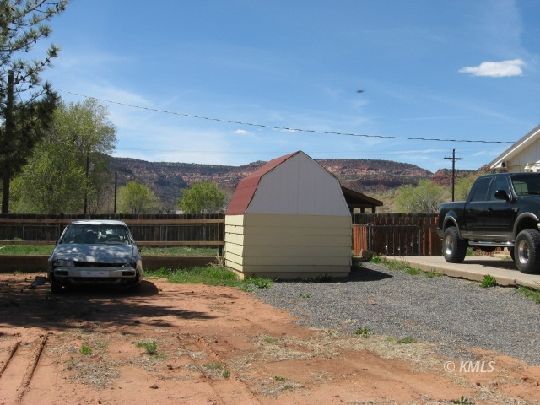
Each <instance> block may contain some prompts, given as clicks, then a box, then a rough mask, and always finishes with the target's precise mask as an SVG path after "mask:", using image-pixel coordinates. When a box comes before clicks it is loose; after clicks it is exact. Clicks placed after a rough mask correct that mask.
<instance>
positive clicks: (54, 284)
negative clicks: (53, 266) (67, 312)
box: [51, 276, 62, 294]
mask: <svg viewBox="0 0 540 405" xmlns="http://www.w3.org/2000/svg"><path fill="white" fill-rule="evenodd" d="M51 293H52V294H60V293H62V284H60V283H59V282H58V280H57V279H56V278H55V277H54V276H52V277H51Z"/></svg>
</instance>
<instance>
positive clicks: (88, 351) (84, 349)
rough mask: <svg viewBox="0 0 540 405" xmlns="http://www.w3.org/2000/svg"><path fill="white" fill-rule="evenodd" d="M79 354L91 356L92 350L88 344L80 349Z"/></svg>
mask: <svg viewBox="0 0 540 405" xmlns="http://www.w3.org/2000/svg"><path fill="white" fill-rule="evenodd" d="M79 352H80V353H81V354H84V355H85V356H89V355H90V354H92V348H91V347H90V346H88V345H87V344H86V343H84V344H83V345H82V346H81V348H80V349H79Z"/></svg>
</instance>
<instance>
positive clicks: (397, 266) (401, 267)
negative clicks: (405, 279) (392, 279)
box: [371, 256, 438, 278]
mask: <svg viewBox="0 0 540 405" xmlns="http://www.w3.org/2000/svg"><path fill="white" fill-rule="evenodd" d="M371 262H372V263H377V264H382V265H383V266H385V267H386V268H387V269H388V270H395V271H401V272H403V273H407V274H410V275H411V276H417V275H422V276H426V277H429V278H433V277H436V276H437V275H438V274H437V273H434V272H432V271H423V270H421V269H419V268H417V267H412V266H409V265H408V264H407V263H404V262H400V261H397V260H388V259H386V258H384V257H380V256H373V258H372V259H371Z"/></svg>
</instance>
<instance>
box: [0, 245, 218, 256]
mask: <svg viewBox="0 0 540 405" xmlns="http://www.w3.org/2000/svg"><path fill="white" fill-rule="evenodd" d="M53 249H54V245H0V255H47V256H48V255H50V254H51V252H52V251H53ZM141 254H142V255H143V256H217V255H218V249H216V248H200V247H189V246H171V247H146V246H143V247H141Z"/></svg>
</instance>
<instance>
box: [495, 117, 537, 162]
mask: <svg viewBox="0 0 540 405" xmlns="http://www.w3.org/2000/svg"><path fill="white" fill-rule="evenodd" d="M539 135H540V125H539V126H537V127H535V128H533V129H532V130H531V131H529V132H527V133H526V134H525V135H524V136H523V137H521V139H519V140H518V141H517V142H515V143H514V144H513V145H512V146H510V147H509V148H508V149H506V150H505V151H504V152H503V153H501V154H500V155H499V156H497V157H496V158H495V159H494V160H492V161H491V162H490V163H489V168H490V169H499V168H501V167H502V164H503V162H505V161H506V160H508V159H510V158H511V157H512V156H514V155H515V154H516V153H517V152H519V151H520V150H521V149H523V148H525V147H527V146H528V144H529V143H530V142H531V141H532V140H533V139H534V138H536V137H537V136H539Z"/></svg>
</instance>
